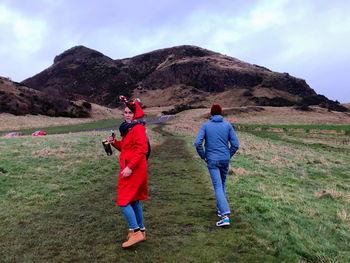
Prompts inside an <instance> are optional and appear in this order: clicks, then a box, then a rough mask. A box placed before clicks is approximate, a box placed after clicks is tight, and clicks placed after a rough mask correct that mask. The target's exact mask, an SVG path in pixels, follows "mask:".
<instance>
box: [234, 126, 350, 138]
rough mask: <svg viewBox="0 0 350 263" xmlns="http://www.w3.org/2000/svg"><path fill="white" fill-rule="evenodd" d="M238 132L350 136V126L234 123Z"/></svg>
mask: <svg viewBox="0 0 350 263" xmlns="http://www.w3.org/2000/svg"><path fill="white" fill-rule="evenodd" d="M234 127H235V128H236V129H238V130H259V131H276V132H299V133H300V132H305V133H333V134H346V135H349V134H350V125H270V124H241V123H234Z"/></svg>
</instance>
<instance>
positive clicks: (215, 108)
mask: <svg viewBox="0 0 350 263" xmlns="http://www.w3.org/2000/svg"><path fill="white" fill-rule="evenodd" d="M210 114H211V115H212V116H214V115H222V108H221V106H220V105H219V104H214V105H213V106H211V109H210Z"/></svg>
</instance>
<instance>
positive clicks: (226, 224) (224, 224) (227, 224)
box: [216, 223, 230, 227]
mask: <svg viewBox="0 0 350 263" xmlns="http://www.w3.org/2000/svg"><path fill="white" fill-rule="evenodd" d="M229 225H230V223H222V224H216V226H219V227H220V226H229Z"/></svg>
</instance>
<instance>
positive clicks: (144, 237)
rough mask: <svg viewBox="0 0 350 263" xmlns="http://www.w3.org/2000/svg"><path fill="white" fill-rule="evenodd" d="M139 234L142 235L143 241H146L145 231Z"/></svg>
mask: <svg viewBox="0 0 350 263" xmlns="http://www.w3.org/2000/svg"><path fill="white" fill-rule="evenodd" d="M140 232H141V234H142V235H143V239H144V240H146V231H140Z"/></svg>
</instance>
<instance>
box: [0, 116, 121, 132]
mask: <svg viewBox="0 0 350 263" xmlns="http://www.w3.org/2000/svg"><path fill="white" fill-rule="evenodd" d="M121 122H122V120H121V119H107V120H101V121H95V122H88V123H80V124H71V125H61V126H49V127H35V128H28V129H21V130H15V131H19V132H22V133H23V135H31V134H32V133H33V132H34V131H38V130H42V131H45V132H46V133H47V134H60V133H68V132H77V131H86V130H94V129H103V128H109V127H117V126H119V124H120V123H121ZM8 132H12V130H11V131H0V136H3V135H5V134H7V133H8Z"/></svg>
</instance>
